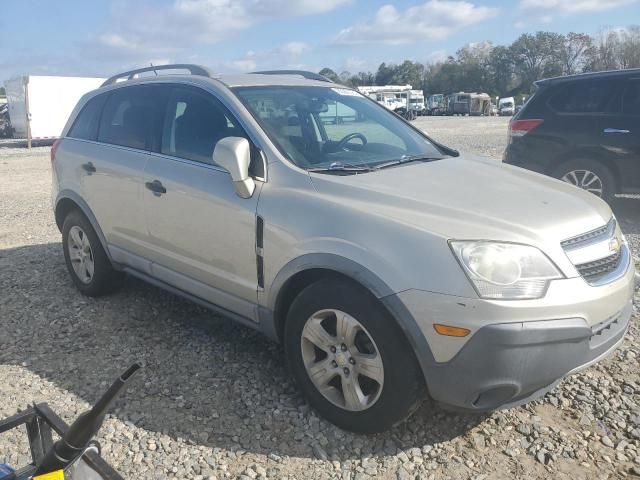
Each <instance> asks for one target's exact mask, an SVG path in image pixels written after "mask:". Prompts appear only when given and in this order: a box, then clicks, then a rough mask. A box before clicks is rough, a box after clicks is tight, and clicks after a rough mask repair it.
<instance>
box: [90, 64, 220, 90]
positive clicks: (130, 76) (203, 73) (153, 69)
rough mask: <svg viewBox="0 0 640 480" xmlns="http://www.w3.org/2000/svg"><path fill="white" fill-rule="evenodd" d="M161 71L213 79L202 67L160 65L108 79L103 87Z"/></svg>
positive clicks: (138, 69) (207, 70)
mask: <svg viewBox="0 0 640 480" xmlns="http://www.w3.org/2000/svg"><path fill="white" fill-rule="evenodd" d="M160 70H187V71H188V72H189V73H190V74H191V75H199V76H201V77H211V76H212V74H211V72H210V71H209V69H207V68H206V67H203V66H202V65H194V64H191V63H174V64H169V65H158V66H155V67H154V66H150V67H144V68H136V69H135V70H129V71H128V72H122V73H119V74H117V75H114V76H113V77H110V78H108V79H107V80H106V81H105V82H104V83H103V84H102V85H101V86H102V87H106V86H107V85H112V84H114V83H116V81H117V80H119V79H121V78H126V79H127V80H131V79H133V78H134V77H135V76H136V75H137V74H139V73H146V72H158V71H160Z"/></svg>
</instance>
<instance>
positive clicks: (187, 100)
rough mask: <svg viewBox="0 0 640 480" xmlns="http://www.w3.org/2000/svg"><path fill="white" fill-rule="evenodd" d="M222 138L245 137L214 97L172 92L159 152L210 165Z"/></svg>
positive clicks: (187, 91)
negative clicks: (214, 151)
mask: <svg viewBox="0 0 640 480" xmlns="http://www.w3.org/2000/svg"><path fill="white" fill-rule="evenodd" d="M294 129H295V127H294ZM226 137H245V138H246V135H245V134H244V132H243V130H242V129H241V128H240V127H239V125H238V124H237V120H236V119H235V118H233V116H232V115H231V114H230V113H229V112H228V111H227V109H226V108H225V107H224V106H223V105H222V104H221V103H220V102H219V101H218V100H217V99H216V98H214V97H213V96H211V95H209V94H206V93H204V92H199V91H197V90H195V89H191V88H176V89H175V90H174V91H173V94H172V95H171V98H170V99H169V106H168V108H167V115H166V119H165V122H164V131H163V135H162V149H161V151H162V153H164V154H165V155H171V156H174V157H180V158H185V159H187V160H193V161H196V162H201V163H207V164H213V160H212V156H213V150H214V149H215V147H216V144H217V143H218V142H219V141H220V140H222V139H223V138H226Z"/></svg>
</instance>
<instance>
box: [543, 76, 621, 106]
mask: <svg viewBox="0 0 640 480" xmlns="http://www.w3.org/2000/svg"><path fill="white" fill-rule="evenodd" d="M616 86H618V85H617V83H616V82H612V81H607V80H598V81H578V82H575V83H572V84H569V85H564V86H562V87H560V89H559V90H558V91H557V92H556V93H555V94H553V96H552V97H551V99H550V101H549V104H550V105H551V107H552V108H553V109H554V110H556V111H557V112H561V113H613V112H614V111H615V110H616V102H615V96H616ZM618 98H619V97H618ZM618 111H619V107H618Z"/></svg>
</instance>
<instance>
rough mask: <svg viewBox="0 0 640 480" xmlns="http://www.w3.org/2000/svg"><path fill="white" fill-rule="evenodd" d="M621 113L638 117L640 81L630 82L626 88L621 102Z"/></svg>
mask: <svg viewBox="0 0 640 480" xmlns="http://www.w3.org/2000/svg"><path fill="white" fill-rule="evenodd" d="M622 110H623V113H626V114H629V115H640V80H636V81H632V82H630V83H629V85H628V86H627V90H626V91H625V93H624V98H623V100H622Z"/></svg>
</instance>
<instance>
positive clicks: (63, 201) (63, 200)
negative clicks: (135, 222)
mask: <svg viewBox="0 0 640 480" xmlns="http://www.w3.org/2000/svg"><path fill="white" fill-rule="evenodd" d="M73 210H78V211H79V212H81V213H82V214H83V215H84V216H85V217H86V218H87V220H89V223H91V226H92V227H93V229H94V231H95V232H96V235H97V236H98V239H99V240H100V243H101V244H102V248H103V249H104V251H105V253H106V254H107V257H108V258H109V261H110V262H111V263H113V259H112V258H111V253H110V252H109V249H108V248H107V241H106V238H105V236H104V234H103V233H102V229H101V228H100V225H99V224H98V220H97V219H96V217H95V215H94V214H93V212H92V211H91V208H90V207H89V205H87V202H85V201H84V200H83V199H82V197H80V195H78V194H77V193H76V192H74V191H72V190H63V191H61V192H60V193H59V194H58V197H57V198H56V204H55V210H54V214H55V220H56V225H57V227H58V230H60V232H62V225H63V224H64V219H65V218H66V217H67V215H69V213H70V212H72V211H73Z"/></svg>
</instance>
